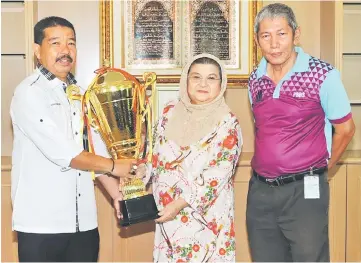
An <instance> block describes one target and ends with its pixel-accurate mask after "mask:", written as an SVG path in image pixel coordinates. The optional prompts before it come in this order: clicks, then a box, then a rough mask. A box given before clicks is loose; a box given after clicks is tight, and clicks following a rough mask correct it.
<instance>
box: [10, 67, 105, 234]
mask: <svg viewBox="0 0 361 263" xmlns="http://www.w3.org/2000/svg"><path fill="white" fill-rule="evenodd" d="M65 87H66V83H64V82H62V81H61V80H60V79H58V78H53V79H51V78H49V75H47V74H44V72H43V71H41V70H39V69H36V71H35V72H34V73H33V74H32V75H30V76H29V77H27V78H26V79H25V80H24V81H22V82H21V83H20V84H19V85H18V86H17V88H16V90H15V93H14V97H13V99H12V103H11V107H10V114H11V117H12V122H13V130H14V147H13V154H12V174H11V180H12V185H11V188H12V189H11V195H12V203H13V219H12V221H13V230H16V231H21V232H28V233H72V232H76V230H77V222H78V227H79V231H86V230H91V229H94V228H96V227H97V213H96V203H95V195H94V184H93V181H92V177H91V173H90V172H86V171H80V170H76V169H72V168H70V167H69V165H70V162H71V160H72V159H73V158H74V157H76V156H77V155H78V154H80V153H81V152H82V151H83V140H82V139H83V138H82V133H81V130H82V126H81V124H82V123H81V114H80V113H81V108H80V102H79V101H72V102H69V100H68V98H67V96H66V93H65V92H64V88H65ZM93 140H94V142H95V144H96V145H98V146H99V147H98V149H97V153H98V154H99V153H100V154H101V155H103V156H107V157H108V153H107V151H106V148H105V146H104V145H103V144H102V143H99V141H101V140H100V137H99V135H98V134H95V133H94V134H93Z"/></svg>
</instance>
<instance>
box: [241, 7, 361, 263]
mask: <svg viewBox="0 0 361 263" xmlns="http://www.w3.org/2000/svg"><path fill="white" fill-rule="evenodd" d="M254 31H255V40H256V42H257V44H258V45H259V47H260V49H261V50H262V53H263V58H262V60H261V62H260V64H259V66H258V68H257V69H256V70H254V71H253V72H252V74H251V76H250V79H249V98H250V102H251V105H252V110H253V114H254V120H255V154H254V157H253V159H252V163H251V165H252V169H253V176H252V178H251V180H250V183H249V192H248V200H247V230H248V238H249V243H250V249H251V254H252V259H253V261H263V262H265V261H267V262H270V261H273V262H275V261H277V262H286V261H298V262H301V261H312V262H316V261H329V260H330V256H329V254H330V253H329V241H328V206H329V185H328V178H327V170H328V169H330V168H331V167H333V166H334V165H335V164H336V163H337V161H338V160H339V158H340V157H341V155H342V153H343V152H344V151H345V149H346V147H347V145H348V143H349V142H350V141H351V138H352V136H353V134H354V132H355V126H354V123H353V120H352V114H351V107H350V103H349V100H348V97H347V94H346V92H345V89H344V87H343V84H342V82H341V79H340V74H339V72H338V71H337V70H336V69H335V68H334V67H333V66H331V65H330V64H328V63H326V62H324V61H322V60H320V59H317V58H315V57H312V56H310V55H308V54H306V53H305V52H303V50H302V49H301V48H299V47H296V44H297V43H298V40H299V36H300V29H299V27H298V25H297V22H296V19H295V16H294V13H293V11H292V9H291V8H289V7H288V6H286V5H284V4H278V3H276V4H271V5H268V6H266V7H264V8H263V9H262V10H261V11H260V12H259V14H258V15H257V17H256V21H255V25H254ZM332 126H333V127H334V129H335V133H334V135H333V137H332Z"/></svg>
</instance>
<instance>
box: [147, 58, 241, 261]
mask: <svg viewBox="0 0 361 263" xmlns="http://www.w3.org/2000/svg"><path fill="white" fill-rule="evenodd" d="M226 87H227V79H226V73H225V71H224V70H223V68H222V66H221V63H220V61H219V60H218V59H217V58H216V57H214V56H211V55H208V54H201V55H198V56H196V57H195V58H194V59H193V61H192V62H191V63H189V65H188V66H186V67H185V68H184V71H183V74H182V76H181V81H180V100H179V101H176V102H170V103H168V104H167V105H166V107H165V108H164V110H163V115H162V116H161V118H160V119H159V121H158V123H157V125H156V128H155V133H154V149H153V156H152V163H151V164H148V166H147V169H145V170H146V175H147V176H146V179H145V180H147V178H148V179H149V178H151V180H152V183H153V185H152V187H153V194H154V198H155V200H156V203H157V205H158V209H159V211H160V213H159V215H160V218H159V219H157V220H156V222H157V225H156V232H155V244H154V253H153V256H154V262H234V261H235V232H234V193H233V180H232V176H233V174H234V172H235V168H236V164H237V160H238V157H239V154H240V152H241V146H242V135H241V129H240V127H239V124H238V121H237V119H236V117H235V116H234V115H233V114H232V113H231V112H230V109H229V107H228V106H227V104H226V103H225V100H224V92H225V90H226ZM143 170H144V169H143Z"/></svg>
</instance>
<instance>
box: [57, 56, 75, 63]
mask: <svg viewBox="0 0 361 263" xmlns="http://www.w3.org/2000/svg"><path fill="white" fill-rule="evenodd" d="M64 58H66V59H68V60H69V61H70V63H72V62H73V59H72V58H71V57H70V56H69V55H63V56H61V57H58V58H57V59H56V62H58V61H59V60H62V59H64Z"/></svg>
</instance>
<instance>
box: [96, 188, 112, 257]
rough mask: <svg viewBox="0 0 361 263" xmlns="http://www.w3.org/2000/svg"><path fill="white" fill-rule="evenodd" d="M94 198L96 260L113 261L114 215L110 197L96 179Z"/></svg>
mask: <svg viewBox="0 0 361 263" xmlns="http://www.w3.org/2000/svg"><path fill="white" fill-rule="evenodd" d="M95 198H96V202H97V212H98V229H99V236H100V248H99V257H98V261H100V262H113V240H112V236H113V231H114V229H113V220H114V217H115V213H114V209H113V206H112V200H111V197H110V196H109V195H108V194H107V193H106V190H105V189H104V188H103V187H102V185H101V183H99V182H97V181H96V186H95Z"/></svg>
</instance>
